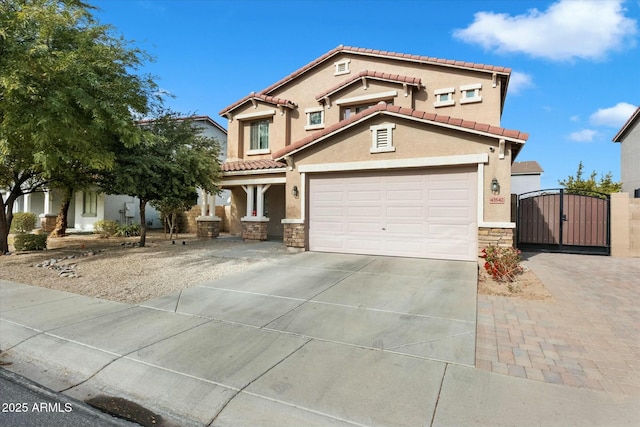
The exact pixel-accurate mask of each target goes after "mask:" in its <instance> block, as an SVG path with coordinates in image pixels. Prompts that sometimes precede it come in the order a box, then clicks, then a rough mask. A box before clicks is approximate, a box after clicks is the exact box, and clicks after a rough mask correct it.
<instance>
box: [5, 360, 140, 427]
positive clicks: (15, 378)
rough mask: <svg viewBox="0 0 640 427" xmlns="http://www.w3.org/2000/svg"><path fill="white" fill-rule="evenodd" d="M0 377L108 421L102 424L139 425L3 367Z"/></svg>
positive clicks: (120, 426)
mask: <svg viewBox="0 0 640 427" xmlns="http://www.w3.org/2000/svg"><path fill="white" fill-rule="evenodd" d="M0 378H3V379H5V380H7V381H10V382H12V383H14V384H18V385H20V386H22V387H25V388H26V389H28V390H30V391H32V392H33V393H36V394H38V395H40V396H42V397H44V398H47V399H52V400H55V401H58V402H60V403H62V404H63V406H64V404H65V403H70V404H71V405H73V410H74V411H78V412H81V413H84V414H86V415H90V416H92V417H95V418H97V419H98V420H100V421H101V422H103V423H108V424H104V425H111V426H114V427H134V426H139V424H135V423H132V422H129V421H126V420H122V419H120V418H116V417H113V416H111V415H109V414H105V413H104V412H102V411H99V410H97V409H95V408H94V407H93V406H90V405H88V404H86V403H84V402H83V401H81V400H77V399H74V398H72V397H69V396H67V395H65V394H63V393H58V392H56V391H54V390H51V389H49V388H47V387H45V386H42V385H40V384H38V383H36V382H33V381H31V380H30V379H29V378H26V377H23V376H22V375H19V374H16V373H14V372H11V371H8V370H6V369H5V368H0Z"/></svg>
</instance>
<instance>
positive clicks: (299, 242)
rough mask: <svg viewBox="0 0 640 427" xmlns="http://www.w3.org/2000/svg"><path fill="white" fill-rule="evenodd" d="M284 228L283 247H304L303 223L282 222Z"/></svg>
mask: <svg viewBox="0 0 640 427" xmlns="http://www.w3.org/2000/svg"><path fill="white" fill-rule="evenodd" d="M282 225H283V226H284V238H283V240H284V245H285V246H287V247H290V248H304V247H305V243H306V242H305V229H304V223H293V222H284V220H283V222H282Z"/></svg>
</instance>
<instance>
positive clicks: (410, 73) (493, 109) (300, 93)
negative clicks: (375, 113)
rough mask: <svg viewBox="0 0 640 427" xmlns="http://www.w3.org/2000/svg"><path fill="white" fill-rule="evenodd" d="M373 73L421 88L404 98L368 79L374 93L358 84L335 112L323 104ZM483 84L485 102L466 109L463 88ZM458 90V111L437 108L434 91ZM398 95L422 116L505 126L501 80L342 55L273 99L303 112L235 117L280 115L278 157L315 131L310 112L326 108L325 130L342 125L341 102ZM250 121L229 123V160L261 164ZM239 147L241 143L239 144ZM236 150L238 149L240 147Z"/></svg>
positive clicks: (261, 106)
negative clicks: (253, 151) (338, 71)
mask: <svg viewBox="0 0 640 427" xmlns="http://www.w3.org/2000/svg"><path fill="white" fill-rule="evenodd" d="M345 59H349V60H350V63H349V66H350V73H348V74H342V75H335V67H334V65H333V64H334V62H337V61H341V60H345ZM364 70H369V71H378V72H384V73H389V74H397V75H400V76H407V77H417V78H420V79H421V81H422V85H423V86H422V87H421V88H419V89H418V88H415V86H409V91H410V94H409V96H406V97H405V96H404V94H405V92H404V88H403V85H402V84H400V83H392V82H386V81H378V80H375V79H368V80H367V81H368V88H367V89H365V88H364V86H363V84H362V83H361V82H354V83H352V84H351V85H349V86H348V87H346V88H345V89H342V90H340V91H338V92H337V93H335V94H333V95H331V97H330V100H331V106H329V105H325V104H324V102H319V101H318V100H317V99H316V97H317V96H318V95H320V94H322V93H324V92H325V91H327V90H328V89H330V88H333V87H335V86H337V85H339V84H341V83H343V82H345V81H347V80H349V79H351V78H353V77H354V76H355V75H357V74H358V73H359V72H361V71H364ZM478 83H479V84H481V85H482V88H481V89H480V92H479V93H480V96H481V98H482V101H481V102H476V103H471V104H461V103H460V99H461V97H462V93H461V91H460V87H461V86H464V85H471V84H478ZM448 87H453V88H454V89H455V92H454V95H453V98H454V100H455V105H453V106H446V107H435V106H434V102H435V101H436V97H435V94H434V91H436V90H438V89H443V88H448ZM388 91H397V93H398V94H397V96H395V97H394V98H393V104H394V105H398V106H402V107H408V108H413V109H416V110H419V111H426V112H432V113H436V114H442V115H446V116H451V117H457V118H464V119H466V120H472V121H476V122H480V123H486V124H490V125H495V126H499V125H500V115H501V108H500V93H501V85H500V79H496V86H495V87H493V78H492V74H491V73H487V72H479V71H472V70H463V69H458V68H451V67H444V66H434V65H427V64H418V63H412V62H405V61H398V60H397V59H395V60H394V59H388V58H371V57H362V56H358V55H349V54H341V55H338V56H336V57H334V58H332V59H331V60H328V61H326V62H325V63H323V64H320V65H318V66H317V67H315V68H313V69H311V70H309V71H307V72H305V73H304V74H303V75H302V76H300V77H299V78H297V79H293V80H291V81H290V82H288V83H287V84H285V85H284V86H282V87H280V88H278V89H277V90H274V91H273V92H272V93H270V94H269V95H272V96H275V97H277V98H282V99H286V100H290V101H292V102H294V103H295V104H296V105H297V107H296V108H295V109H293V110H288V109H286V108H285V114H281V112H280V111H279V110H278V108H277V107H276V106H274V105H270V104H267V103H262V102H258V103H257V104H258V107H257V108H256V107H254V106H253V104H252V103H251V102H247V103H246V104H244V105H243V106H241V107H240V108H237V109H236V110H234V111H233V112H232V115H233V116H238V115H240V116H242V115H244V114H251V113H258V112H260V111H266V110H273V109H275V110H276V114H275V115H274V116H272V120H273V123H272V126H271V127H270V135H269V138H270V145H271V151H272V152H274V151H277V150H279V149H281V148H283V147H285V146H286V145H288V144H290V143H292V142H295V141H298V140H300V139H303V138H305V137H307V136H308V135H310V134H311V132H312V131H309V130H305V125H306V124H307V123H306V121H307V116H306V114H305V109H308V108H318V107H322V106H324V111H325V126H330V125H332V124H334V123H337V122H338V121H339V120H340V119H341V117H340V110H341V109H340V106H338V105H336V104H335V102H336V101H337V100H339V99H341V98H350V97H356V96H364V95H372V94H376V93H380V92H388ZM249 122H250V120H237V119H233V120H232V121H231V122H229V126H228V130H229V138H228V140H229V141H230V142H229V155H228V157H229V159H230V160H231V161H232V160H238V159H249V158H251V159H258V158H267V157H268V155H259V156H246V151H247V150H248V149H249V138H250V132H249V130H248V123H249ZM234 141H235V143H234ZM234 145H235V146H234Z"/></svg>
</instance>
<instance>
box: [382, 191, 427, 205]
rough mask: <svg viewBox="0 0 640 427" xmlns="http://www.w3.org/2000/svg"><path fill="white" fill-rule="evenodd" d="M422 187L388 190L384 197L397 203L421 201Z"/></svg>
mask: <svg viewBox="0 0 640 427" xmlns="http://www.w3.org/2000/svg"><path fill="white" fill-rule="evenodd" d="M422 192H423V189H422V188H416V189H413V190H407V189H402V190H390V191H387V192H386V193H385V196H386V197H385V199H386V200H388V201H395V202H398V203H406V202H409V201H416V202H421V201H422V199H423V196H422Z"/></svg>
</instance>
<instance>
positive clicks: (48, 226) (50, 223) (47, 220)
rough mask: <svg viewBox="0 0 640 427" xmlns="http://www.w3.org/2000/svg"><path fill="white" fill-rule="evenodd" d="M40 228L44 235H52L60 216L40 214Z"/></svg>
mask: <svg viewBox="0 0 640 427" xmlns="http://www.w3.org/2000/svg"><path fill="white" fill-rule="evenodd" d="M39 216H40V228H41V229H42V232H43V233H51V232H52V231H53V230H54V229H55V228H56V221H57V219H58V215H56V214H40V215H39Z"/></svg>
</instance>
